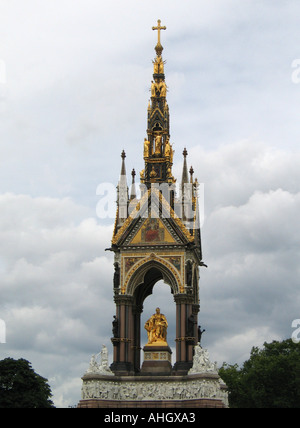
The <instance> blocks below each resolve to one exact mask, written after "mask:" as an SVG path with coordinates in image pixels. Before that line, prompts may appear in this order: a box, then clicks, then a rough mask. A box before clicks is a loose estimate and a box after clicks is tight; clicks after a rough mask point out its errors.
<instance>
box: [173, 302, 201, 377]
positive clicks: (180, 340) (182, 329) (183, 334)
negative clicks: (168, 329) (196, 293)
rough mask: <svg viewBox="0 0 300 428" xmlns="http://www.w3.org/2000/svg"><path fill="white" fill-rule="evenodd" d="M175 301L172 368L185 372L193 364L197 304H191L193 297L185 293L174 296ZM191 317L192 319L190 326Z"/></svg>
mask: <svg viewBox="0 0 300 428" xmlns="http://www.w3.org/2000/svg"><path fill="white" fill-rule="evenodd" d="M175 302H176V363H175V365H174V370H175V371H176V372H178V374H186V373H187V372H188V370H189V369H190V368H191V367H192V365H193V352H194V346H195V345H196V344H197V324H198V323H197V315H198V312H199V306H198V305H195V304H193V298H192V297H191V296H187V295H186V294H179V295H177V296H175ZM191 316H192V317H191ZM191 319H194V325H193V326H192V328H191Z"/></svg>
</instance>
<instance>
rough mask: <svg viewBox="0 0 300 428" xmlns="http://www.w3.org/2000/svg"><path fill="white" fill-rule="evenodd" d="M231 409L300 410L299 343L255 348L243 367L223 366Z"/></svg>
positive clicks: (273, 343) (282, 343)
mask: <svg viewBox="0 0 300 428" xmlns="http://www.w3.org/2000/svg"><path fill="white" fill-rule="evenodd" d="M220 376H221V378H222V379H223V380H224V382H225V383H226V384H227V386H228V391H229V404H230V407H231V408H299V407H300V344H296V343H294V342H293V341H292V340H290V339H288V340H285V341H283V342H277V341H273V342H272V343H264V347H263V349H259V348H257V347H254V348H252V351H251V355H250V359H249V360H247V361H245V362H244V364H243V366H242V367H239V366H238V365H228V364H226V363H224V364H223V367H222V368H221V369H220Z"/></svg>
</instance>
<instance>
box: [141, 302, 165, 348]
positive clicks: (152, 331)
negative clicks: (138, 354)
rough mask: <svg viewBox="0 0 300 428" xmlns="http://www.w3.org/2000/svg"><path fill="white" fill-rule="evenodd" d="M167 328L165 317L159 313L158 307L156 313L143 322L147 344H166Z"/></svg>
mask: <svg viewBox="0 0 300 428" xmlns="http://www.w3.org/2000/svg"><path fill="white" fill-rule="evenodd" d="M167 328H168V322H167V319H166V317H165V316H164V315H163V314H161V313H160V308H156V313H155V314H154V315H152V317H151V318H150V319H149V320H148V321H147V322H146V324H145V329H146V330H147V333H148V345H163V346H167Z"/></svg>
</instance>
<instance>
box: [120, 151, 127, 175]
mask: <svg viewBox="0 0 300 428" xmlns="http://www.w3.org/2000/svg"><path fill="white" fill-rule="evenodd" d="M121 158H122V168H121V176H126V167H125V159H126V153H125V150H123V151H122V154H121Z"/></svg>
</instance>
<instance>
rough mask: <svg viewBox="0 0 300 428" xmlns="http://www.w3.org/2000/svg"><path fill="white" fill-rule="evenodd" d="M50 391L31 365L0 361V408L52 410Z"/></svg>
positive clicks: (20, 362)
mask: <svg viewBox="0 0 300 428" xmlns="http://www.w3.org/2000/svg"><path fill="white" fill-rule="evenodd" d="M51 397H52V394H51V390H50V387H49V385H48V383H47V379H44V378H43V377H41V376H40V375H38V374H36V373H35V371H34V370H33V369H32V367H31V364H30V363H29V362H28V361H26V360H24V359H19V360H14V359H12V358H6V359H5V360H2V361H0V408H2V409H3V408H53V407H54V405H53V403H52V401H51Z"/></svg>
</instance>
